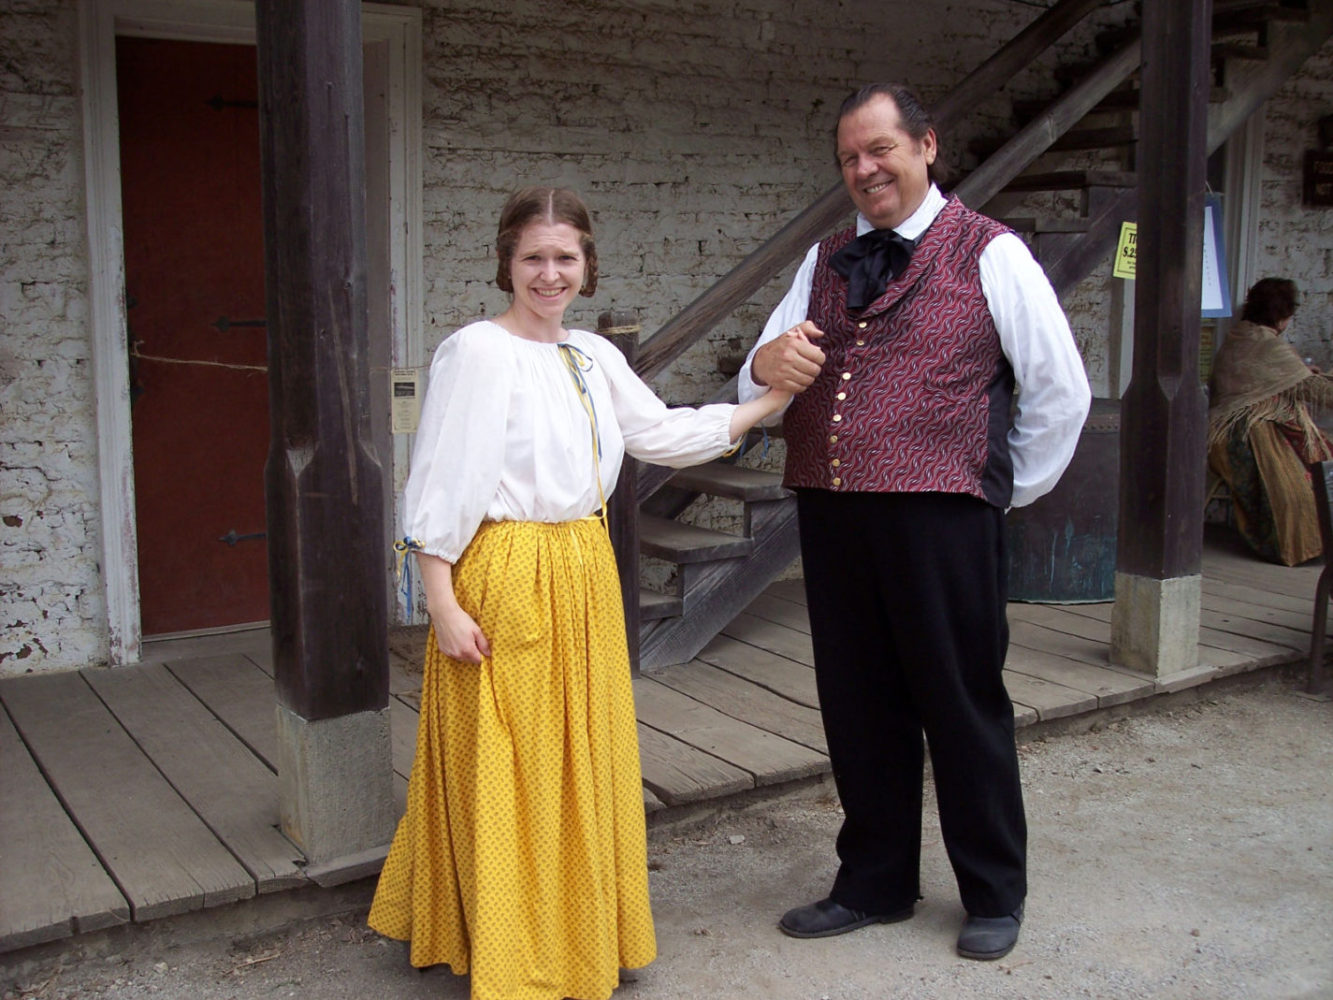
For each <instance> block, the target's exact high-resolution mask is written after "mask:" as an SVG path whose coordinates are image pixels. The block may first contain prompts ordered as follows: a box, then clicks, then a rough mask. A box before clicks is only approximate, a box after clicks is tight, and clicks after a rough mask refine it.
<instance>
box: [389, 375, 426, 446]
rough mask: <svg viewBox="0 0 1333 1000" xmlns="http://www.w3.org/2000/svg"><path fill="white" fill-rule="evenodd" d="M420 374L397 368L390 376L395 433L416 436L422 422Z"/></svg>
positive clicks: (390, 394) (390, 395)
mask: <svg viewBox="0 0 1333 1000" xmlns="http://www.w3.org/2000/svg"><path fill="white" fill-rule="evenodd" d="M420 381H421V377H420V374H419V373H418V372H417V370H416V369H415V368H395V369H394V370H393V371H392V372H391V373H390V376H389V388H390V393H389V398H390V400H391V402H390V406H391V407H392V409H393V419H392V424H393V433H395V434H415V433H416V432H417V423H418V422H419V421H420V420H421V393H420V391H419V390H420Z"/></svg>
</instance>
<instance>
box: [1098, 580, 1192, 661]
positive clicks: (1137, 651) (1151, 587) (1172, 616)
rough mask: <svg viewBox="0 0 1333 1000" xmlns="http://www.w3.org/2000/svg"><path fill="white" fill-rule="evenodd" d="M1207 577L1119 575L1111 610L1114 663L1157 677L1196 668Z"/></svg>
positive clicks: (1112, 657) (1112, 655) (1112, 658)
mask: <svg viewBox="0 0 1333 1000" xmlns="http://www.w3.org/2000/svg"><path fill="white" fill-rule="evenodd" d="M1202 594H1203V577H1201V576H1181V577H1174V578H1172V579H1169V580H1155V579H1151V578H1149V577H1143V576H1132V575H1130V574H1128V573H1117V574H1116V575H1115V608H1114V610H1113V611H1112V613H1111V662H1112V663H1116V664H1119V665H1121V666H1125V667H1129V668H1131V669H1133V670H1141V671H1143V672H1144V673H1146V674H1149V675H1151V676H1153V677H1155V678H1157V679H1158V680H1165V679H1167V678H1169V677H1171V676H1173V675H1176V674H1180V673H1183V672H1185V671H1188V670H1192V669H1193V668H1194V667H1195V666H1197V665H1198V662H1199V614H1200V610H1201V607H1202Z"/></svg>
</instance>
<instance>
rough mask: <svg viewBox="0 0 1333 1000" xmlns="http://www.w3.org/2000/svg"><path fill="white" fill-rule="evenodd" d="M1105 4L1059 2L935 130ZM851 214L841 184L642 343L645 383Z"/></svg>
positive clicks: (962, 89) (987, 68) (942, 106)
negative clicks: (844, 217)
mask: <svg viewBox="0 0 1333 1000" xmlns="http://www.w3.org/2000/svg"><path fill="white" fill-rule="evenodd" d="M1100 4H1101V0H1060V2H1059V3H1057V4H1056V5H1055V6H1054V7H1051V8H1050V9H1049V10H1047V11H1046V12H1045V13H1043V14H1041V15H1040V16H1039V17H1038V18H1037V19H1036V20H1035V21H1033V22H1032V23H1031V24H1030V25H1028V26H1027V27H1026V28H1024V29H1023V31H1021V32H1019V33H1018V34H1017V35H1015V36H1014V38H1013V39H1011V40H1010V41H1009V42H1008V43H1007V44H1006V45H1005V46H1004V47H1003V48H1001V49H1000V50H999V51H998V52H996V53H995V54H994V55H993V56H991V57H990V58H989V59H987V60H986V61H985V62H984V63H982V64H981V65H980V66H978V67H977V68H976V69H975V70H973V71H972V72H971V73H970V74H968V76H967V77H966V78H964V79H963V81H962V82H961V83H959V85H958V86H957V87H955V88H954V89H953V91H952V92H951V93H949V94H948V95H947V96H945V97H944V98H943V99H941V100H940V102H939V103H938V104H937V105H936V106H935V108H934V109H933V112H934V117H935V121H936V126H937V128H938V129H939V130H941V131H945V130H947V129H948V128H949V127H950V126H951V125H953V124H954V123H955V122H956V121H957V120H959V119H960V118H962V117H963V115H964V114H966V113H967V112H968V111H970V110H971V109H972V108H973V107H975V106H976V105H977V104H979V103H981V101H983V100H984V99H986V98H987V97H990V96H991V95H992V94H994V93H995V92H996V91H997V90H999V89H1000V88H1001V87H1002V86H1003V85H1004V84H1005V83H1006V82H1007V81H1008V80H1009V79H1010V78H1011V77H1013V75H1014V74H1015V73H1017V72H1018V71H1019V70H1020V69H1022V68H1023V67H1024V66H1026V65H1027V64H1028V63H1030V62H1031V61H1032V60H1033V59H1035V58H1036V57H1037V56H1038V55H1040V54H1041V53H1042V52H1044V51H1045V50H1046V49H1047V48H1048V47H1049V46H1050V45H1051V44H1052V43H1053V42H1055V41H1056V40H1057V39H1058V38H1060V37H1062V36H1063V35H1064V34H1065V32H1067V31H1068V30H1069V29H1070V28H1072V27H1073V26H1074V25H1075V24H1077V23H1078V22H1079V21H1081V20H1082V19H1083V18H1084V17H1086V16H1087V15H1088V13H1089V12H1091V11H1092V10H1093V9H1095V8H1096V7H1098V6H1100ZM851 207H852V205H851V199H850V198H849V197H848V196H847V192H846V190H845V189H844V188H843V186H842V184H841V183H839V184H837V185H836V186H834V187H833V188H831V189H829V190H828V191H826V192H825V193H824V194H823V195H821V196H820V197H819V199H818V200H816V201H815V203H814V204H812V205H811V206H810V207H809V208H807V209H805V210H804V211H802V212H800V213H799V214H798V215H797V216H796V217H795V218H793V219H792V220H791V221H790V222H788V223H787V224H786V225H785V226H783V227H782V228H781V229H779V230H778V232H777V233H776V234H775V235H774V236H772V237H771V238H770V239H769V240H767V241H766V242H765V243H764V244H763V246H761V247H760V248H759V249H758V250H756V251H754V253H752V254H750V255H749V256H748V257H746V258H745V259H744V260H743V261H741V262H740V263H739V264H737V265H736V267H734V268H732V270H731V271H729V272H727V274H725V275H723V276H722V278H721V279H719V280H718V282H717V283H716V284H714V285H713V286H712V287H711V288H710V289H708V290H707V291H706V292H704V293H703V294H702V295H700V296H699V297H698V298H697V299H695V300H694V301H693V302H691V303H690V304H689V305H687V306H686V307H685V308H684V309H682V310H681V311H680V312H679V313H678V314H677V315H676V316H675V317H674V318H672V319H670V320H668V321H667V323H666V324H665V325H664V326H663V327H662V328H661V329H659V330H658V331H657V332H656V333H655V334H653V335H652V336H651V337H649V338H648V339H647V340H646V341H644V343H643V344H641V345H640V347H639V360H638V363H637V365H636V366H635V367H636V370H637V371H638V373H639V374H640V376H642V377H643V378H644V379H651V378H653V377H654V376H656V375H658V374H659V373H661V372H662V371H663V370H664V369H665V368H666V367H667V366H668V365H670V364H671V362H673V361H674V360H676V358H678V357H680V355H681V354H683V353H684V352H685V351H686V350H687V349H688V348H689V347H690V346H691V345H692V344H694V342H695V341H697V340H698V339H699V338H700V337H702V336H703V335H704V334H705V333H707V332H708V331H709V330H711V329H712V328H713V327H714V326H715V325H716V324H717V323H718V321H719V320H721V319H723V318H724V317H726V316H728V315H730V314H731V312H732V311H733V310H734V309H736V307H737V306H739V305H740V304H741V303H742V302H745V301H747V300H748V299H749V298H750V296H751V295H753V294H754V293H755V292H757V291H758V290H759V289H760V288H762V287H763V286H764V284H765V283H766V282H768V280H769V279H770V278H771V277H772V276H773V275H774V274H776V273H777V272H778V271H780V270H781V269H782V268H783V267H785V266H786V265H787V264H789V263H791V262H792V261H793V260H794V259H795V258H796V257H797V256H798V255H799V254H802V253H804V252H805V251H806V250H808V249H809V248H810V246H811V244H813V243H814V242H815V241H817V240H818V239H819V238H820V237H822V236H824V235H825V234H826V233H827V232H828V231H829V230H830V229H831V228H833V226H834V225H835V224H836V223H837V222H838V220H840V219H841V218H842V217H843V216H845V215H846V214H847V213H848V212H849V211H850V210H851Z"/></svg>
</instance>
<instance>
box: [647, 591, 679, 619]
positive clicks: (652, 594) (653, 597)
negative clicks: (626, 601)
mask: <svg viewBox="0 0 1333 1000" xmlns="http://www.w3.org/2000/svg"><path fill="white" fill-rule="evenodd" d="M684 608H685V602H684V601H682V600H681V599H680V598H679V597H676V596H675V595H673V594H662V593H659V592H657V591H656V590H649V589H648V588H647V587H640V588H639V621H641V622H655V621H661V620H662V619H663V618H679V617H680V616H681V614H682V613H683V611H684Z"/></svg>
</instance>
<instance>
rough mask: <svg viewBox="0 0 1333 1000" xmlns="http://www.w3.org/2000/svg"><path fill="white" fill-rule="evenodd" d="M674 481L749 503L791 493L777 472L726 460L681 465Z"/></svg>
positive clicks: (687, 486)
mask: <svg viewBox="0 0 1333 1000" xmlns="http://www.w3.org/2000/svg"><path fill="white" fill-rule="evenodd" d="M671 485H672V486H679V487H680V488H681V489H686V490H690V491H691V492H693V493H707V494H708V495H709V496H715V497H728V498H729V499H732V500H743V501H745V502H746V503H752V502H758V501H762V500H782V499H784V498H785V497H789V496H791V493H790V492H789V491H787V490H786V489H784V488H783V486H782V476H780V475H778V474H777V473H775V472H762V471H760V470H759V469H747V468H745V467H744V466H741V465H729V464H728V463H726V462H709V463H707V464H705V465H696V466H694V467H692V468H689V469H681V470H680V471H679V472H677V473H676V474H675V475H674V476H672V477H671Z"/></svg>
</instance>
